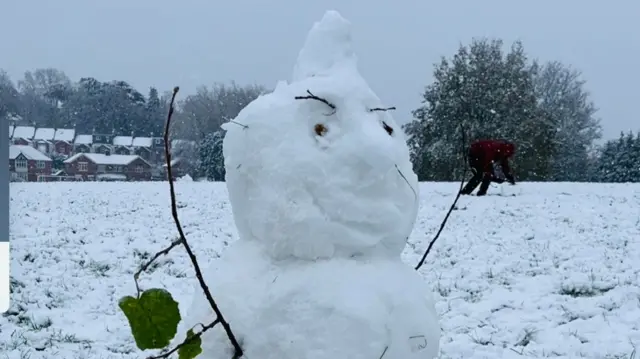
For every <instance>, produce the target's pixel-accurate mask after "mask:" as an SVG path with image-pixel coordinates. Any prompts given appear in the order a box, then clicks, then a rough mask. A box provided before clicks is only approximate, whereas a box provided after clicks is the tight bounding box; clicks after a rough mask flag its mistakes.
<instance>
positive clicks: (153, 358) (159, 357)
mask: <svg viewBox="0 0 640 359" xmlns="http://www.w3.org/2000/svg"><path fill="white" fill-rule="evenodd" d="M218 323H220V320H218V319H216V320H214V321H213V322H211V323H209V324H208V325H203V326H202V329H201V330H200V331H199V332H197V333H195V334H194V335H193V336H191V337H189V338H186V339H185V340H184V341H183V342H182V343H180V344H178V345H176V346H175V348H173V349H171V350H169V351H168V352H166V353H163V354H160V355H156V356H150V357H147V359H165V358H169V356H171V354H173V353H175V352H177V351H178V350H180V348H182V347H183V346H185V345H187V344H189V343H191V342H192V341H194V340H196V339H198V338H200V337H201V336H202V334H204V333H205V332H206V331H207V330H209V329H211V328H213V327H215V326H216V325H217V324H218Z"/></svg>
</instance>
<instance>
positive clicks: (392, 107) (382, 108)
mask: <svg viewBox="0 0 640 359" xmlns="http://www.w3.org/2000/svg"><path fill="white" fill-rule="evenodd" d="M395 109H396V107H395V106H391V107H374V108H370V109H369V112H375V111H384V112H386V111H392V110H395Z"/></svg>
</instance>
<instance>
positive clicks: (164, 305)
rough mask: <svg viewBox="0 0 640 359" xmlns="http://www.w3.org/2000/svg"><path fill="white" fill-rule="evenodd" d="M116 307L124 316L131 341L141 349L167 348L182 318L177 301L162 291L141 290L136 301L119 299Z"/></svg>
mask: <svg viewBox="0 0 640 359" xmlns="http://www.w3.org/2000/svg"><path fill="white" fill-rule="evenodd" d="M118 306H119V307H120V309H121V310H122V311H123V312H124V315H125V316H126V317H127V320H128V321H129V326H130V327H131V333H132V334H133V338H134V339H135V340H136V345H137V346H138V348H139V349H141V350H146V349H161V348H164V347H166V346H167V345H169V343H170V341H171V339H173V337H175V336H176V332H177V331H178V323H180V319H182V318H181V317H180V309H179V308H178V302H176V301H175V300H174V299H173V297H172V296H171V293H169V292H168V291H166V290H164V289H157V288H154V289H149V290H145V291H144V292H142V295H140V299H137V298H134V297H131V296H126V297H123V298H122V299H120V302H119V303H118Z"/></svg>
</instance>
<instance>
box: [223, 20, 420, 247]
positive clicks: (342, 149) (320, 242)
mask: <svg viewBox="0 0 640 359" xmlns="http://www.w3.org/2000/svg"><path fill="white" fill-rule="evenodd" d="M302 75H306V77H304V76H302ZM293 77H294V81H293V82H292V83H290V84H288V85H287V84H284V83H279V84H278V86H277V88H276V90H275V91H274V92H272V93H270V94H267V95H264V96H261V97H259V98H258V99H256V100H255V101H253V102H252V103H250V104H249V105H248V106H247V107H245V108H244V109H243V110H242V111H241V112H240V114H239V115H238V116H237V117H236V118H235V120H234V121H233V122H230V123H227V124H225V126H224V128H225V129H226V130H227V131H228V132H227V133H226V136H225V139H224V156H225V167H226V182H227V187H228V189H229V197H230V200H231V204H232V208H233V213H234V220H235V221H236V225H237V227H238V231H239V234H240V237H241V238H242V239H247V240H249V239H253V240H257V241H261V242H262V243H263V244H264V245H266V246H267V247H268V249H269V251H270V253H271V254H272V255H273V256H274V257H276V258H285V257H287V256H296V257H299V258H307V259H315V258H330V257H334V256H346V257H350V256H353V255H366V254H371V253H381V254H383V255H386V256H392V257H397V256H399V255H400V253H401V252H402V250H403V249H404V247H405V245H406V239H407V238H408V236H409V234H410V233H411V230H412V228H413V225H414V221H415V218H416V215H417V210H418V200H417V198H418V197H417V191H418V182H417V177H416V175H415V174H414V173H413V170H412V166H411V162H410V160H409V152H408V148H407V145H406V138H405V135H404V132H403V131H402V129H401V127H400V126H399V125H398V124H397V123H396V122H395V121H394V119H393V117H392V116H391V112H390V111H386V112H385V111H370V110H371V109H374V108H385V107H388V106H389V104H385V103H383V102H382V101H381V100H380V99H379V98H378V97H377V96H376V94H375V93H373V91H372V90H371V89H370V88H369V85H368V84H367V83H366V81H365V80H364V79H363V78H362V77H361V76H360V74H359V72H358V70H357V68H356V67H355V55H354V53H353V51H352V47H351V35H350V26H349V23H348V22H347V21H346V20H344V19H342V17H340V15H339V14H338V13H337V12H335V11H329V12H327V14H326V15H325V16H324V18H323V19H322V21H320V22H319V23H316V24H315V25H314V26H313V28H312V29H311V31H310V32H309V35H308V36H307V40H306V43H305V45H304V47H303V49H302V50H301V51H300V55H299V57H298V62H297V64H296V70H295V71H294V76H293ZM307 90H308V91H310V92H311V93H312V94H313V95H315V96H317V97H319V98H321V99H324V100H326V101H327V102H329V103H331V104H332V105H334V106H335V110H334V109H332V108H331V107H330V106H329V105H327V104H325V103H323V102H322V101H319V100H314V99H306V100H296V99H295V97H296V96H310V95H309V93H307ZM239 124H241V125H239ZM385 124H386V126H388V127H389V128H390V129H392V131H393V132H392V134H391V135H390V134H389V133H388V132H387V131H386V130H385ZM245 126H246V127H245ZM318 126H321V127H322V128H324V130H323V134H322V135H318V134H317V133H316V129H317V128H318ZM324 131H326V133H324Z"/></svg>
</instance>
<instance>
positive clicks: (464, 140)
mask: <svg viewBox="0 0 640 359" xmlns="http://www.w3.org/2000/svg"><path fill="white" fill-rule="evenodd" d="M460 131H461V132H462V158H463V159H464V163H463V165H464V172H463V173H462V180H460V188H459V189H458V194H457V195H456V198H455V199H454V200H453V203H452V204H451V207H450V208H449V211H448V212H447V215H446V216H445V217H444V220H442V223H440V228H439V229H438V232H437V233H436V236H435V237H433V239H432V240H431V242H429V246H428V247H427V250H426V251H425V252H424V255H423V256H422V258H421V259H420V262H418V265H416V267H415V270H418V269H420V267H422V265H423V264H424V261H425V260H427V256H428V255H429V252H431V248H433V245H434V244H435V243H436V241H437V240H438V238H439V237H440V233H442V230H443V229H444V226H445V225H446V224H447V220H449V216H450V215H451V212H453V210H454V209H455V208H456V204H457V203H458V199H459V198H460V195H461V194H462V193H461V192H462V187H463V186H464V181H465V177H467V167H468V165H467V162H468V161H467V136H466V134H465V132H464V127H463V126H462V124H460Z"/></svg>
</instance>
